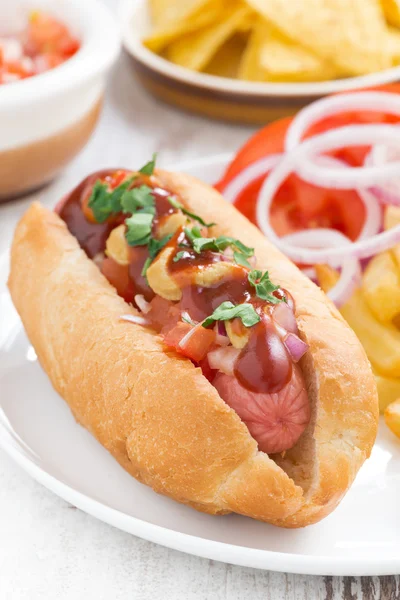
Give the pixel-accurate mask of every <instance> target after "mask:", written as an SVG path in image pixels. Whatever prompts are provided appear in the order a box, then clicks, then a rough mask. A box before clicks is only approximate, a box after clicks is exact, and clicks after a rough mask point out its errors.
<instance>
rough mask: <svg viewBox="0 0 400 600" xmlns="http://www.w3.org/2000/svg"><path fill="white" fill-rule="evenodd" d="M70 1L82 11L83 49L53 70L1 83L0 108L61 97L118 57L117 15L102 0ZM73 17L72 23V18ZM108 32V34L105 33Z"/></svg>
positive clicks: (101, 71) (104, 70) (80, 23)
mask: <svg viewBox="0 0 400 600" xmlns="http://www.w3.org/2000/svg"><path fill="white" fill-rule="evenodd" d="M68 4H69V5H72V6H73V7H74V9H75V11H76V12H79V22H77V23H76V24H77V26H79V27H80V28H81V30H82V39H81V47H80V49H79V50H78V52H77V53H76V54H75V55H74V56H72V57H71V58H69V59H68V60H66V61H65V62H64V63H62V64H61V65H59V66H58V67H55V68H54V69H50V70H49V71H46V72H45V73H41V74H39V75H34V76H33V77H29V78H27V79H24V80H21V81H16V82H14V83H10V84H6V85H2V86H0V110H2V109H10V107H11V106H12V107H13V108H18V107H19V106H21V105H22V106H25V105H27V104H31V103H33V102H36V101H41V100H48V99H49V98H51V97H52V96H60V95H62V94H63V93H64V92H65V91H66V90H68V89H70V88H74V87H77V86H79V85H81V84H82V83H85V82H86V81H87V80H88V79H92V78H93V77H95V76H96V75H99V74H101V73H104V72H106V71H107V70H108V69H109V68H110V67H111V65H112V64H113V63H114V61H115V60H116V58H117V56H118V54H119V51H120V47H121V40H120V32H119V26H118V23H117V20H116V18H115V16H114V15H113V14H112V12H111V11H110V10H109V9H108V8H107V6H106V5H105V4H104V3H103V2H101V1H100V0H68ZM57 8H58V9H60V6H58V7H57ZM50 12H51V9H50ZM68 16H69V18H70V15H68ZM70 20H71V22H72V24H73V22H74V21H73V19H71V18H70ZM75 20H76V21H77V19H75ZM105 31H106V32H107V35H104V32H105Z"/></svg>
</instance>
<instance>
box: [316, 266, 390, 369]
mask: <svg viewBox="0 0 400 600" xmlns="http://www.w3.org/2000/svg"><path fill="white" fill-rule="evenodd" d="M316 272H317V277H318V280H319V282H320V285H321V287H322V289H323V290H324V291H329V289H330V288H331V287H333V285H334V284H335V283H336V281H337V279H338V274H337V272H336V271H335V270H334V269H331V268H330V267H328V266H327V265H316ZM340 312H341V313H342V315H343V317H344V318H345V319H346V321H347V322H348V324H349V325H350V327H351V328H352V329H353V330H354V332H355V333H356V335H357V337H358V339H359V340H360V342H361V344H362V345H363V347H364V350H365V352H366V353H367V356H368V358H369V360H370V361H371V363H372V365H373V366H374V367H375V368H376V370H377V371H378V372H379V373H381V374H382V375H385V376H388V377H400V331H399V330H398V329H397V328H396V327H395V326H394V325H392V324H391V323H385V324H383V323H380V322H379V321H378V320H377V319H376V318H375V317H374V315H373V313H372V312H371V311H370V309H369V307H368V305H367V303H366V301H365V298H364V296H363V293H362V291H361V290H359V289H358V290H356V291H355V292H354V294H353V295H352V297H351V298H350V299H349V300H348V301H347V302H346V304H345V305H344V306H342V308H341V309H340Z"/></svg>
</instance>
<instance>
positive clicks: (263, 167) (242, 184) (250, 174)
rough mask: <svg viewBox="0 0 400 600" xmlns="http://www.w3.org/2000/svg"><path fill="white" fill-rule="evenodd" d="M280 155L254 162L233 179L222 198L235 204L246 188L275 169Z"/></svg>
mask: <svg viewBox="0 0 400 600" xmlns="http://www.w3.org/2000/svg"><path fill="white" fill-rule="evenodd" d="M282 156H283V155H282V154H271V155H270V156H267V157H265V158H261V159H260V160H257V161H255V162H254V163H252V164H251V165H249V166H248V167H246V168H245V169H243V171H241V172H240V173H239V174H238V175H236V177H234V178H233V179H232V180H231V181H230V182H229V183H228V185H227V186H226V188H225V189H224V191H223V196H224V198H225V200H227V201H228V202H232V203H234V202H236V200H237V198H238V196H239V195H240V194H241V193H242V192H243V190H245V189H246V188H247V186H248V185H250V183H252V182H253V181H254V180H255V179H258V178H259V177H262V176H263V175H264V176H266V175H267V173H268V172H269V171H270V170H271V169H273V168H274V167H276V165H277V164H278V163H279V161H280V160H281V158H282Z"/></svg>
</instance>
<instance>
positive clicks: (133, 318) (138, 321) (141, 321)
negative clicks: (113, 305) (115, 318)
mask: <svg viewBox="0 0 400 600" xmlns="http://www.w3.org/2000/svg"><path fill="white" fill-rule="evenodd" d="M119 319H120V321H128V322H129V323H135V325H144V326H145V325H150V323H149V322H148V321H147V319H145V318H144V317H140V316H139V315H122V316H121V317H120V318H119Z"/></svg>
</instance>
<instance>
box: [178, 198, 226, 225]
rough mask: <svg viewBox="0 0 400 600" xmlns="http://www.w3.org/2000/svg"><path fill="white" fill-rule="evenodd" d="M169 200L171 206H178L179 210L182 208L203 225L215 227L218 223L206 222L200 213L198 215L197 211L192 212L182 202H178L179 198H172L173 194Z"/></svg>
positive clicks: (185, 213) (186, 213)
mask: <svg viewBox="0 0 400 600" xmlns="http://www.w3.org/2000/svg"><path fill="white" fill-rule="evenodd" d="M168 201H169V203H170V204H171V206H173V207H174V208H177V209H178V210H181V211H182V212H183V214H184V215H186V216H187V217H190V218H191V219H193V220H194V221H197V222H198V223H200V225H203V227H213V226H214V225H216V223H206V222H205V221H204V220H203V219H202V218H201V217H199V215H196V214H195V213H192V212H190V211H189V210H187V209H186V208H185V207H184V206H183V205H182V204H181V203H180V202H178V200H175V198H172V196H169V198H168Z"/></svg>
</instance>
